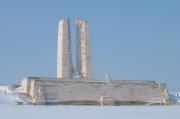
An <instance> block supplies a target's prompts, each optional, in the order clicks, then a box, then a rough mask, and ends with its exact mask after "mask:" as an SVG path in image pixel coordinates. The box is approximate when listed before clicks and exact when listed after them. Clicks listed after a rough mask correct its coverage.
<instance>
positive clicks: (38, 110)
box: [0, 104, 180, 119]
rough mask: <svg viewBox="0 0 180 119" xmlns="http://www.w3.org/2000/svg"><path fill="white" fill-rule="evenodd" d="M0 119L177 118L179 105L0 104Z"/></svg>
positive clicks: (179, 113)
mask: <svg viewBox="0 0 180 119" xmlns="http://www.w3.org/2000/svg"><path fill="white" fill-rule="evenodd" d="M0 115H1V119H179V117H180V106H118V107H112V106H110V107H98V106H30V105H21V106H15V105H6V104H1V105H0Z"/></svg>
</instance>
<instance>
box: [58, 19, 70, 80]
mask: <svg viewBox="0 0 180 119" xmlns="http://www.w3.org/2000/svg"><path fill="white" fill-rule="evenodd" d="M57 78H60V79H72V78H73V65H72V56H71V32H70V20H69V18H68V19H62V20H61V21H60V22H59V26H58V47H57Z"/></svg>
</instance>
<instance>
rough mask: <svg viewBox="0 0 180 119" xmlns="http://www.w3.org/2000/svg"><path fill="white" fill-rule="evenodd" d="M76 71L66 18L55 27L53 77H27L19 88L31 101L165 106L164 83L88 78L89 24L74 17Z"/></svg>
mask: <svg viewBox="0 0 180 119" xmlns="http://www.w3.org/2000/svg"><path fill="white" fill-rule="evenodd" d="M76 27H77V39H76V41H77V45H76V70H75V71H74V68H73V64H72V54H71V32H70V21H69V19H63V20H61V21H60V22H59V26H58V47H57V77H56V78H49V77H27V78H24V79H23V80H22V82H21V87H22V89H23V91H24V93H25V94H26V96H27V97H28V98H29V99H30V103H33V104H47V105H48V104H62V105H145V104H146V105H155V104H160V105H168V104H170V101H169V95H168V89H167V86H166V84H164V83H163V84H158V83H156V82H155V81H146V80H112V79H110V78H109V75H107V76H106V80H95V79H93V77H92V72H91V69H92V66H91V50H90V33H89V23H88V22H87V21H85V20H81V19H79V18H78V19H77V21H76Z"/></svg>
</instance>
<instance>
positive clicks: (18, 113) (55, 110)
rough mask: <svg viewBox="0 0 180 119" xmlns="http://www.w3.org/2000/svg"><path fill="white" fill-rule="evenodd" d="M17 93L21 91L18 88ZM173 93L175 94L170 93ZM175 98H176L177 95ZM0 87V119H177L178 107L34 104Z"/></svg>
mask: <svg viewBox="0 0 180 119" xmlns="http://www.w3.org/2000/svg"><path fill="white" fill-rule="evenodd" d="M17 92H21V91H20V90H18V91H17ZM173 95H174V96H176V95H177V93H175V94H173ZM177 99H179V98H177ZM16 101H22V100H21V99H20V96H19V95H18V94H14V93H12V92H11V90H10V89H9V88H8V87H7V86H0V119H179V118H180V106H178V105H173V106H104V107H102V106H62V105H58V106H35V105H28V104H27V103H24V105H19V106H17V105H16Z"/></svg>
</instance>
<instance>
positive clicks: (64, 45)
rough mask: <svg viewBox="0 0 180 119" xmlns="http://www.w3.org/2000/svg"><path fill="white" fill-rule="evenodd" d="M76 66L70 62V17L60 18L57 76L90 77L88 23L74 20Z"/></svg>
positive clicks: (60, 77)
mask: <svg viewBox="0 0 180 119" xmlns="http://www.w3.org/2000/svg"><path fill="white" fill-rule="evenodd" d="M76 29H77V30H76V32H77V33H76V34H77V37H76V68H75V70H74V67H73V64H72V53H71V30H70V19H69V18H68V19H62V20H61V21H60V22H59V26H58V47H57V78H59V79H74V78H75V77H79V78H81V79H88V80H89V79H91V78H92V72H91V52H90V51H91V50H90V33H89V24H88V22H87V21H85V20H81V19H79V18H77V20H76Z"/></svg>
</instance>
